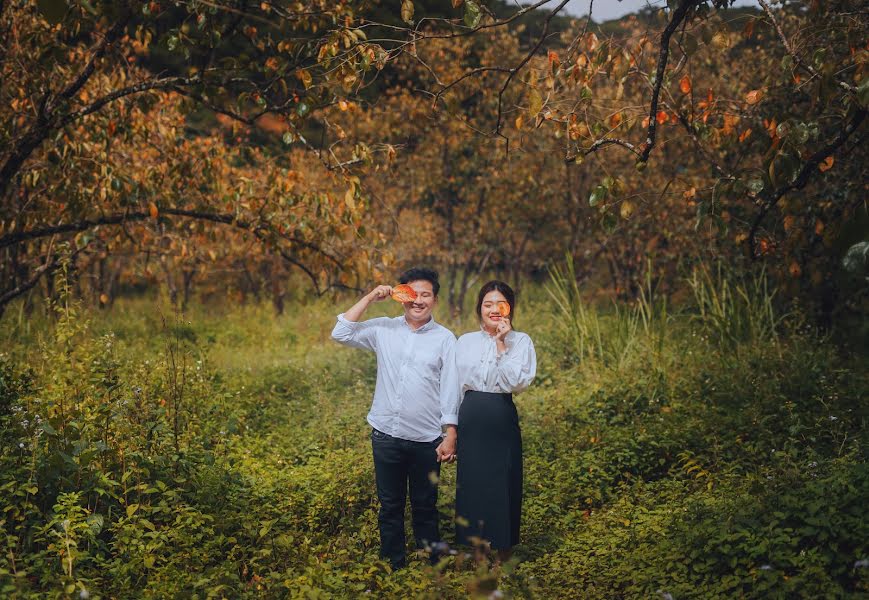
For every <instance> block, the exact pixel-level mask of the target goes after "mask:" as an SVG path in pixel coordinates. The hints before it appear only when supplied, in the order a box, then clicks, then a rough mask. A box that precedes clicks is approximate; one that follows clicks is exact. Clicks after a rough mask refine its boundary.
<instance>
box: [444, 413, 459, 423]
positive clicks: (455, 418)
mask: <svg viewBox="0 0 869 600" xmlns="http://www.w3.org/2000/svg"><path fill="white" fill-rule="evenodd" d="M458 424H459V415H443V416H442V417H441V425H456V426H458Z"/></svg>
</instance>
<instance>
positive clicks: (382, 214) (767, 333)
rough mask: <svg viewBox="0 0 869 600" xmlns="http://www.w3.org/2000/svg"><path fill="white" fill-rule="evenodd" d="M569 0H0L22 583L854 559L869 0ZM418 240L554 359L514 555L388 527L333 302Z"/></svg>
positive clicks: (456, 578) (257, 588) (11, 440)
mask: <svg viewBox="0 0 869 600" xmlns="http://www.w3.org/2000/svg"><path fill="white" fill-rule="evenodd" d="M566 4H567V2H566V1H563V2H556V1H555V0H550V1H541V2H538V3H537V4H534V5H528V6H516V5H511V4H508V3H503V2H490V3H478V2H476V1H474V0H453V2H450V3H447V2H429V1H426V2H414V1H412V0H401V1H397V0H396V1H395V2H369V1H364V2H357V1H355V0H343V1H341V2H327V1H325V0H322V1H320V0H311V1H308V2H305V1H300V2H278V1H267V2H252V1H245V0H237V1H236V0H234V1H231V2H230V1H221V2H206V1H202V0H189V1H174V2H165V1H164V2H137V1H124V2H97V1H82V2H76V1H71V2H64V1H62V0H39V1H23V0H19V1H5V2H0V39H2V40H3V45H2V49H0V79H2V84H0V140H2V143H0V198H2V204H0V311H2V321H0V328H2V334H3V338H2V339H3V340H4V348H3V354H2V355H0V358H2V363H0V367H2V368H0V377H2V379H0V400H2V403H0V419H2V427H3V429H2V435H3V436H4V440H3V454H2V460H3V465H4V467H3V475H2V477H3V481H2V482H0V483H2V489H3V490H4V500H3V504H4V506H3V507H2V510H3V513H2V519H0V521H2V525H3V528H4V535H5V542H4V543H5V550H4V552H5V554H4V555H3V556H2V557H0V577H2V582H3V586H4V590H5V592H7V593H13V594H20V595H26V594H28V593H42V592H45V591H49V590H50V591H52V592H53V593H56V594H58V595H60V596H63V595H72V594H77V595H89V594H94V595H102V594H104V595H106V596H116V597H118V596H120V597H137V596H139V595H143V594H144V595H149V596H154V597H166V596H171V595H178V596H179V597H189V596H190V595H191V594H198V595H201V596H203V597H204V596H207V595H215V596H221V595H224V596H226V597H233V596H237V595H240V594H245V593H250V594H252V595H256V594H261V593H273V594H275V595H281V594H286V593H290V595H298V596H300V597H305V596H306V595H308V596H313V597H316V596H317V595H318V594H320V595H325V596H326V597H328V596H330V595H347V596H353V595H354V594H356V593H360V592H364V591H365V590H373V591H374V592H375V593H378V594H380V595H387V596H389V595H394V596H396V597H401V596H402V595H417V594H419V595H426V594H432V595H441V596H444V595H446V596H450V595H451V594H454V595H462V594H467V593H474V594H481V595H489V594H493V593H496V592H497V593H500V594H514V595H518V596H519V597H523V596H533V595H540V596H541V597H553V596H575V595H579V596H580V597H583V596H584V597H595V596H600V597H612V596H613V595H616V596H625V597H649V595H650V594H658V595H661V596H663V597H667V596H668V595H674V594H675V595H676V596H688V597H704V598H705V597H712V596H715V595H716V594H717V595H723V596H730V595H733V594H737V595H739V594H743V595H747V596H755V597H764V595H765V594H770V593H772V594H781V595H793V594H806V595H810V594H822V595H823V594H832V595H840V594H846V593H858V592H860V591H863V592H865V591H866V585H867V583H866V581H867V580H866V575H865V569H866V567H867V565H869V563H867V562H866V560H867V548H866V542H865V540H866V539H869V536H867V535H863V534H864V533H865V531H864V529H865V524H864V523H863V522H862V521H863V520H862V519H861V518H860V509H859V507H860V506H861V505H862V504H865V501H866V499H867V485H869V477H867V473H866V469H865V444H864V441H865V440H864V436H865V429H866V428H865V415H866V402H865V398H866V396H867V394H866V389H867V386H866V381H865V375H866V372H867V369H866V368H865V366H866V361H865V358H866V348H867V320H866V319H865V315H866V309H867V302H869V293H867V290H869V285H867V273H869V233H867V231H869V216H867V206H866V202H865V197H866V185H867V182H866V176H865V175H866V158H865V152H863V151H860V148H861V147H862V143H863V142H864V141H865V135H866V124H865V116H866V110H867V106H869V83H867V82H869V79H867V77H866V73H865V70H866V58H867V52H869V47H867V45H866V39H867V36H866V30H867V23H869V21H867V18H866V12H865V9H863V8H862V6H861V4H860V3H857V2H823V3H822V2H785V3H782V2H766V1H762V2H759V8H738V9H737V8H730V7H729V4H730V3H729V2H728V1H726V0H715V1H702V0H680V1H671V2H668V3H666V6H663V5H662V6H660V7H657V6H656V7H650V8H648V9H646V10H643V11H641V12H639V13H638V14H636V15H629V16H626V17H624V18H622V19H619V20H616V21H609V22H602V23H598V22H595V21H594V19H593V17H594V3H593V2H592V3H591V15H592V18H591V19H585V18H583V19H576V18H571V17H569V16H568V15H566V14H565V13H564V7H565V6H566ZM414 264H427V265H433V266H435V267H436V268H438V269H439V270H440V271H441V274H442V277H443V279H444V289H443V291H442V294H441V309H440V318H442V320H443V321H444V322H446V323H447V324H449V325H451V326H452V327H454V328H455V330H457V331H459V330H465V329H469V328H472V327H473V318H472V315H469V312H470V311H469V308H470V306H469V305H470V303H471V302H472V300H473V295H474V290H475V289H476V288H477V287H478V286H479V284H480V283H482V281H484V280H485V279H486V278H488V277H490V276H498V277H500V278H503V279H506V280H508V281H511V282H514V283H515V284H516V286H517V288H518V289H519V291H520V298H522V300H521V301H520V313H519V316H518V318H519V319H520V323H521V327H522V328H524V329H526V330H528V331H530V332H531V333H532V335H533V336H534V337H535V339H538V340H539V347H540V352H541V357H542V358H543V361H542V363H541V364H542V365H549V366H542V367H541V369H542V373H541V377H540V386H539V390H538V391H537V392H529V400H528V401H527V405H526V407H525V412H524V413H523V416H524V419H525V422H526V441H527V444H528V448H529V450H528V457H527V460H528V463H527V467H528V470H529V475H530V477H531V481H535V478H536V482H537V483H535V484H534V486H538V487H533V488H531V489H529V490H528V491H527V494H528V498H529V501H528V510H527V511H526V522H527V524H528V532H529V541H528V544H527V546H526V547H524V548H522V549H520V551H519V552H518V553H517V555H518V557H519V558H520V559H521V560H522V562H518V563H515V564H511V565H508V567H506V568H505V569H495V570H494V571H490V570H488V569H486V568H480V569H477V568H475V567H474V566H473V565H467V564H465V565H462V564H458V563H461V560H459V559H457V558H456V557H453V558H451V559H449V561H448V562H449V564H444V565H441V568H440V569H439V570H436V571H426V570H425V569H424V568H423V567H422V566H421V565H416V566H415V567H414V568H412V569H410V570H409V571H410V572H409V573H408V574H403V575H402V576H401V577H391V576H389V575H388V574H387V573H386V572H385V571H386V570H385V568H384V567H383V565H381V564H379V563H378V561H377V560H376V558H375V557H374V556H376V539H375V537H376V535H375V532H374V530H373V529H372V527H373V523H374V517H373V512H372V511H373V510H374V509H375V504H374V499H373V498H372V490H371V489H370V488H371V486H370V483H371V482H370V479H371V474H370V472H369V471H370V465H367V464H366V462H365V460H361V459H360V457H367V454H366V450H365V445H364V439H361V438H359V434H360V431H361V430H360V429H359V427H360V423H362V416H363V415H364V408H365V407H364V406H363V405H364V404H365V402H362V401H361V399H364V398H366V397H367V394H369V393H370V389H368V388H370V385H368V387H366V382H367V383H368V384H370V383H371V381H370V377H371V373H372V372H373V364H371V363H370V362H369V363H363V364H362V365H361V366H360V365H357V364H353V363H351V362H350V361H349V359H348V358H347V357H346V355H344V354H342V353H337V354H336V353H335V352H334V348H332V347H331V346H330V344H329V342H328V340H327V333H328V327H329V320H330V319H332V318H333V317H334V315H333V313H334V312H335V306H336V305H343V304H344V303H347V302H349V301H350V299H351V298H352V297H354V295H356V294H358V293H360V292H362V291H363V290H366V289H368V288H369V287H371V286H372V285H374V284H375V283H381V282H390V281H393V280H394V279H395V277H396V275H397V273H398V272H400V271H401V270H402V269H403V268H405V267H407V266H410V265H414ZM524 303H527V306H528V308H527V309H525V310H527V312H524V310H523V309H522V305H523V304H524ZM266 304H267V305H269V306H270V307H271V308H268V307H266V306H264V305H266ZM532 314H533V315H534V319H533V320H532V319H531V318H530V317H526V316H524V315H532ZM324 407H325V411H324ZM290 415H292V419H291V418H290ZM351 417H352V418H351ZM324 432H326V437H325V439H323V438H321V437H318V434H323V433H324ZM638 432H639V433H638ZM276 440H282V441H281V442H280V443H276ZM296 445H298V446H299V447H300V448H303V449H304V452H303V453H302V456H303V457H304V458H293V457H291V455H292V454H293V448H294V447H295V446H296ZM557 450H559V451H557ZM560 451H564V452H560ZM771 457H772V458H771ZM288 461H289V462H288ZM290 463H291V464H290ZM348 465H353V466H352V468H351V467H348ZM543 481H547V482H550V483H551V486H549V487H547V486H543V485H542V482H543ZM769 482H774V483H769ZM450 485H451V481H450V475H449V474H447V475H445V481H444V485H443V487H444V496H445V497H448V496H449V494H450ZM830 489H836V490H838V492H837V494H835V495H834V501H831V498H830V496H829V490H830ZM286 490H293V492H292V493H291V494H289V495H287V494H286ZM222 491H223V492H226V493H222ZM443 504H444V505H443V508H444V513H445V517H446V516H447V515H448V514H449V504H448V502H447V501H446V500H445V499H444V502H443ZM556 507H564V510H563V511H556V510H555V508H556ZM279 508H280V510H279ZM245 511H247V512H248V514H244V513H245ZM686 514H687V515H692V516H691V517H690V518H689V517H686V516H684V515H686ZM674 515H683V516H681V517H678V516H674ZM692 519H693V520H692ZM692 524H693V526H692ZM622 528H624V529H623V530H622ZM861 532H862V533H861ZM372 553H374V554H373V555H372ZM456 556H459V557H460V556H461V555H460V554H459V555H456ZM628 557H630V558H628ZM360 586H361V587H360ZM576 590H579V591H576ZM82 597H84V596H82Z"/></svg>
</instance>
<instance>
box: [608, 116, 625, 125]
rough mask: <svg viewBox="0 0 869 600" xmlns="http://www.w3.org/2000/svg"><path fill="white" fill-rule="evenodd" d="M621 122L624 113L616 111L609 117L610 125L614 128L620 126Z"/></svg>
mask: <svg viewBox="0 0 869 600" xmlns="http://www.w3.org/2000/svg"><path fill="white" fill-rule="evenodd" d="M621 122H622V113H615V114H613V115H612V116H611V117H610V119H609V123H610V127H612V128H616V127H618V126H619V123H621Z"/></svg>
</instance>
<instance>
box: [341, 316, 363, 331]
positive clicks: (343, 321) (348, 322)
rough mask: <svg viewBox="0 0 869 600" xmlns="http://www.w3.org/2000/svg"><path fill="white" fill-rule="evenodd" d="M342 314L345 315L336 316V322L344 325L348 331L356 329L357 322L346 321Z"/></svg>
mask: <svg viewBox="0 0 869 600" xmlns="http://www.w3.org/2000/svg"><path fill="white" fill-rule="evenodd" d="M344 314H345V313H341V314H340V315H338V322H339V323H341V324H343V325H346V326H347V327H349V328H350V329H356V327H357V326H358V325H359V321H348V320H347V319H345V318H344Z"/></svg>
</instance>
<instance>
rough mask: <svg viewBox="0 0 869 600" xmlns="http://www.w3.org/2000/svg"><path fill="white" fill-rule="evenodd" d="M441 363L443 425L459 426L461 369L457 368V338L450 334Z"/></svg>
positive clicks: (445, 342) (445, 343)
mask: <svg viewBox="0 0 869 600" xmlns="http://www.w3.org/2000/svg"><path fill="white" fill-rule="evenodd" d="M441 355H442V356H443V358H442V361H443V362H442V363H441V380H440V390H439V391H440V402H441V425H458V424H459V400H460V399H461V389H460V387H459V369H458V367H457V366H456V338H455V337H454V336H453V335H452V334H450V335H449V336H448V337H447V338H446V340H445V341H444V351H443V352H442V353H441Z"/></svg>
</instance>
